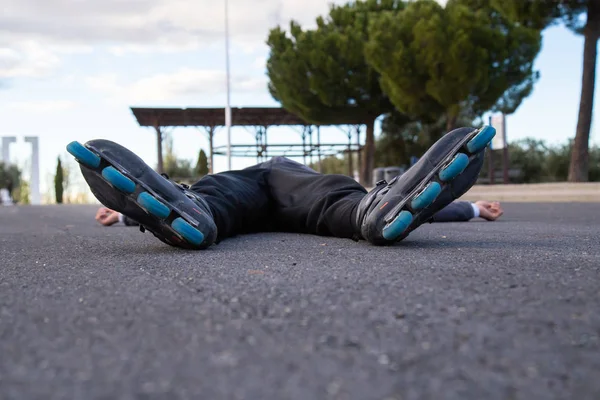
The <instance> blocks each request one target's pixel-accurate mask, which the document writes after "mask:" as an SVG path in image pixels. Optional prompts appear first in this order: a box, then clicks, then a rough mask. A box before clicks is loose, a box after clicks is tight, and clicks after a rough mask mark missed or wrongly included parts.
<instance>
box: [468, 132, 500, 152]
mask: <svg viewBox="0 0 600 400" xmlns="http://www.w3.org/2000/svg"><path fill="white" fill-rule="evenodd" d="M494 136H496V129H494V128H492V127H491V126H484V127H483V129H482V130H481V131H480V132H479V133H478V134H477V135H475V137H474V138H473V139H471V140H469V143H467V149H468V150H469V151H470V152H471V153H477V152H479V151H481V150H483V149H484V148H485V147H486V146H487V145H488V143H489V142H491V141H492V139H493V138H494Z"/></svg>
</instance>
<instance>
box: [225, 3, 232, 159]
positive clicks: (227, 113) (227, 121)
mask: <svg viewBox="0 0 600 400" xmlns="http://www.w3.org/2000/svg"><path fill="white" fill-rule="evenodd" d="M225 69H226V80H227V105H226V107H225V126H226V127H227V167H228V169H229V170H231V105H230V87H229V86H230V81H229V1H228V0H225Z"/></svg>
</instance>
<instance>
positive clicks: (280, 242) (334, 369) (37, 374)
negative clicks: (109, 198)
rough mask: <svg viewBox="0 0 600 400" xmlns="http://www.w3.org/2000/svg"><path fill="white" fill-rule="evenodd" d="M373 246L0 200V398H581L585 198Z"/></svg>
mask: <svg viewBox="0 0 600 400" xmlns="http://www.w3.org/2000/svg"><path fill="white" fill-rule="evenodd" d="M505 208H506V215H505V217H503V219H502V220H501V221H497V222H494V223H488V222H475V221H473V222H469V223H462V224H457V223H453V224H429V225H426V226H423V227H422V228H420V229H419V230H417V231H416V232H413V233H412V234H411V236H410V237H409V238H408V239H406V240H405V241H404V242H402V243H400V244H398V245H396V246H394V247H388V248H377V247H372V246H370V245H368V244H366V243H364V242H361V243H355V242H353V241H351V240H343V239H335V238H323V237H316V236H307V235H296V234H257V235H249V236H242V237H238V238H234V239H229V240H226V241H224V242H222V243H221V244H220V245H218V246H213V247H212V248H211V249H209V250H207V251H204V252H189V251H182V250H177V249H173V248H170V247H168V246H166V245H164V244H162V243H161V242H159V241H158V240H156V239H155V238H154V237H153V236H152V235H151V234H149V233H146V234H142V233H140V232H139V231H138V230H137V229H136V228H127V227H117V226H114V227H110V228H106V227H101V226H99V225H97V224H96V222H95V221H94V220H93V216H94V213H95V207H91V206H62V207H60V206H47V207H28V208H19V207H4V208H3V207H0V251H1V258H0V264H1V268H0V399H2V400H9V399H44V400H49V399H256V400H265V399H278V400H279V399H298V400H300V399H301V400H307V399H360V400H363V399H374V400H391V399H398V400H399V399H403V400H406V399H478V400H481V399H527V400H530V399H578V400H582V399H598V398H600V204H573V205H569V204H508V205H505Z"/></svg>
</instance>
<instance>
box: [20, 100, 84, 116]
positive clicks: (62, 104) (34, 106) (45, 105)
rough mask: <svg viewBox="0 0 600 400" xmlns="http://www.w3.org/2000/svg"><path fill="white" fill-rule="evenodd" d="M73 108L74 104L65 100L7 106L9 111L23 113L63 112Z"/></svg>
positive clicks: (24, 102) (29, 102) (23, 102)
mask: <svg viewBox="0 0 600 400" xmlns="http://www.w3.org/2000/svg"><path fill="white" fill-rule="evenodd" d="M73 107H75V103H74V102H72V101H67V100H47V101H18V102H12V103H9V104H8V108H9V109H12V110H18V111H25V112H27V113H36V112H37V113H45V112H56V111H65V110H70V109H72V108H73Z"/></svg>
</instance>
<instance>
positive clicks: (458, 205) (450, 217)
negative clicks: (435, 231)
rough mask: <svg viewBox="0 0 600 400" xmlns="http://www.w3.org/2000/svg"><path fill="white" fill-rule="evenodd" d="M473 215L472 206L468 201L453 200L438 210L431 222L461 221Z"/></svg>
mask: <svg viewBox="0 0 600 400" xmlns="http://www.w3.org/2000/svg"><path fill="white" fill-rule="evenodd" d="M474 216H475V212H474V211H473V206H472V205H471V203H470V202H468V201H455V202H453V203H450V204H448V205H447V206H446V207H445V208H442V209H441V210H440V211H438V212H437V213H436V214H435V215H434V216H433V218H432V220H431V222H462V221H468V220H470V219H472V218H473V217H474Z"/></svg>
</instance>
